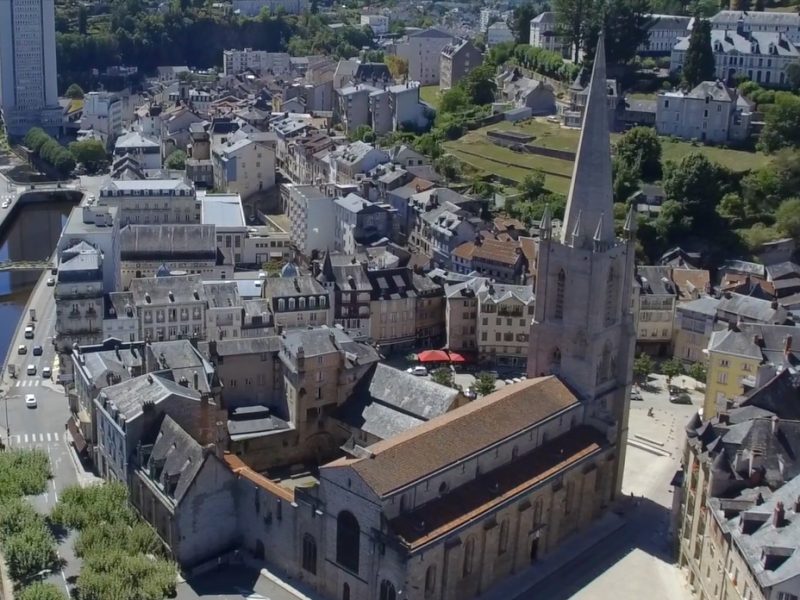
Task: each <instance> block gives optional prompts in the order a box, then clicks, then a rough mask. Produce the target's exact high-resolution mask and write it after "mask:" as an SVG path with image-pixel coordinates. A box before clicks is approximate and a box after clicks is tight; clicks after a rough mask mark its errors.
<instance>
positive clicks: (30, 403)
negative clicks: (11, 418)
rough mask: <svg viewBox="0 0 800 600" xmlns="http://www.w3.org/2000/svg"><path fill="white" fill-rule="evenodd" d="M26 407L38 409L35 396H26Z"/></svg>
mask: <svg viewBox="0 0 800 600" xmlns="http://www.w3.org/2000/svg"><path fill="white" fill-rule="evenodd" d="M25 406H27V407H28V408H36V396H34V395H33V394H25Z"/></svg>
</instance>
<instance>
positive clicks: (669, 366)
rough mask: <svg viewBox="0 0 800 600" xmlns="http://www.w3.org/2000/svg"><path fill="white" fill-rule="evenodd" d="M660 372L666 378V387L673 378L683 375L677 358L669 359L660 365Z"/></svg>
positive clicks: (681, 364) (681, 366) (680, 363)
mask: <svg viewBox="0 0 800 600" xmlns="http://www.w3.org/2000/svg"><path fill="white" fill-rule="evenodd" d="M661 372H662V373H663V374H664V375H666V376H667V386H669V385H671V384H672V379H673V378H675V377H678V376H679V375H683V373H684V369H683V363H682V362H681V361H680V360H678V359H677V358H670V359H669V360H666V361H664V362H663V363H662V364H661Z"/></svg>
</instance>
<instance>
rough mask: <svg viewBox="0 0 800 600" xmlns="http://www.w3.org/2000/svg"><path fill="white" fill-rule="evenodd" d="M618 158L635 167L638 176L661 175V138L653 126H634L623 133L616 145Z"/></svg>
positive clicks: (644, 177)
mask: <svg viewBox="0 0 800 600" xmlns="http://www.w3.org/2000/svg"><path fill="white" fill-rule="evenodd" d="M615 150H616V155H617V159H618V160H620V161H622V162H623V163H625V165H626V166H628V167H630V168H632V169H634V171H635V172H636V173H637V175H638V177H640V178H641V179H644V180H646V181H654V180H656V179H659V178H660V177H661V140H659V139H658V134H657V133H656V131H655V129H653V128H652V127H634V128H633V129H630V130H628V131H626V132H625V133H624V134H622V137H621V138H620V139H619V141H618V142H617V144H616V146H615Z"/></svg>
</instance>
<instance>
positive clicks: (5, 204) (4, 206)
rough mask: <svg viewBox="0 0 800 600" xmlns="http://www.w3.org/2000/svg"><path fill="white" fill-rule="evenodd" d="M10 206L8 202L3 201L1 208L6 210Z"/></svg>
mask: <svg viewBox="0 0 800 600" xmlns="http://www.w3.org/2000/svg"><path fill="white" fill-rule="evenodd" d="M10 205H11V203H10V202H9V201H8V200H5V201H4V202H3V208H8V207H9V206H10Z"/></svg>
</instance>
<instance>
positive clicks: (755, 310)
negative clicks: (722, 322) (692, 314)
mask: <svg viewBox="0 0 800 600" xmlns="http://www.w3.org/2000/svg"><path fill="white" fill-rule="evenodd" d="M717 311H718V312H719V313H721V314H724V313H729V314H733V315H740V316H741V317H743V318H745V319H747V320H750V321H757V322H759V323H774V322H775V321H783V320H784V319H785V312H786V311H784V310H783V309H782V308H781V307H780V306H779V307H777V308H773V305H772V302H771V301H769V300H762V299H761V298H753V297H752V296H745V295H743V294H726V295H724V296H723V297H722V298H720V301H719V305H718V306H717Z"/></svg>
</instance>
